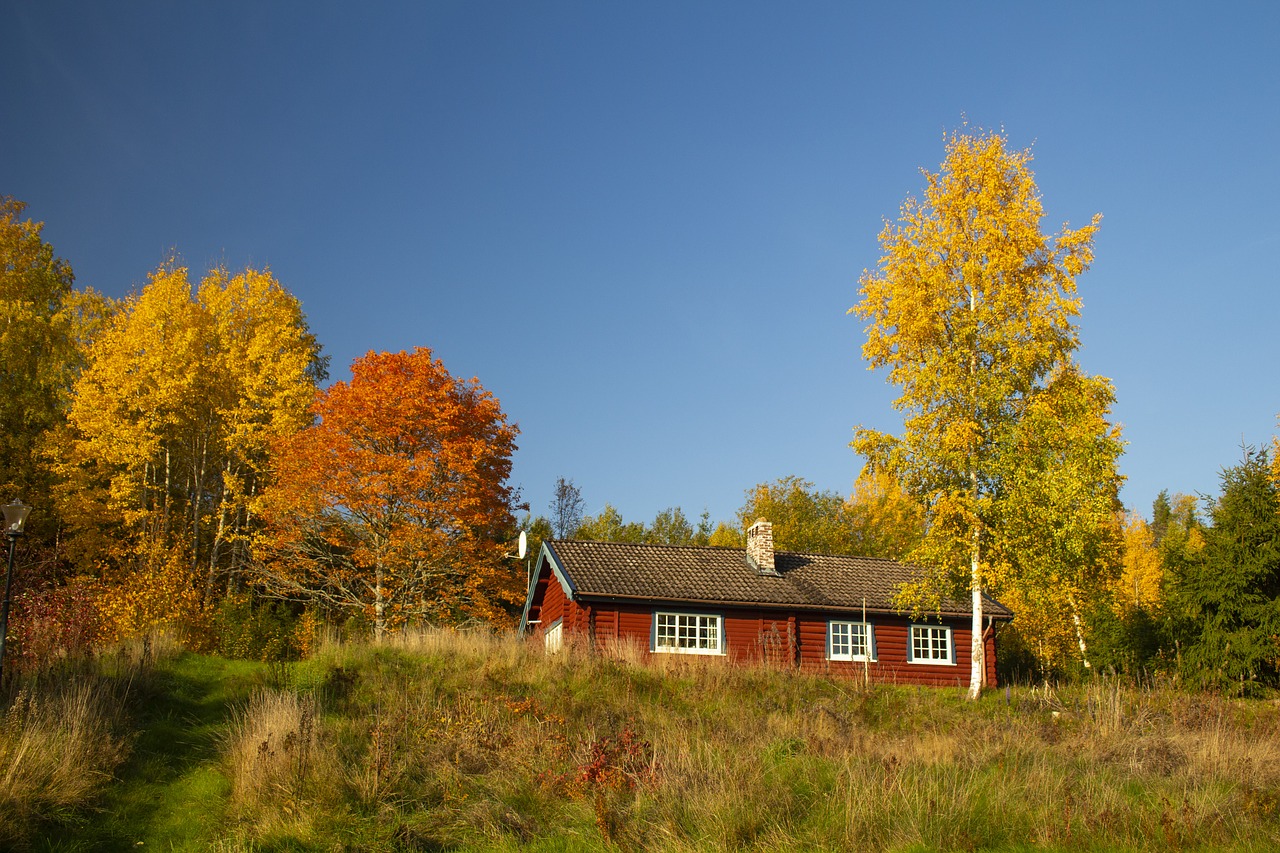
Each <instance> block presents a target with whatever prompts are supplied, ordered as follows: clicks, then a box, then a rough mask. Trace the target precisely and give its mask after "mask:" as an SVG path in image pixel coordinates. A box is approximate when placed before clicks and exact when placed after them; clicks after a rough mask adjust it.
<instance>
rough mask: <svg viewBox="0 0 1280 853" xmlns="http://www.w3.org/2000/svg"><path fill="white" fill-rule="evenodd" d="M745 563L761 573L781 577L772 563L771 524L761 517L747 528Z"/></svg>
mask: <svg viewBox="0 0 1280 853" xmlns="http://www.w3.org/2000/svg"><path fill="white" fill-rule="evenodd" d="M747 565H748V566H751V568H753V569H755V570H756V571H757V572H759V573H760V574H762V575H769V576H770V577H781V575H779V574H778V570H777V569H776V568H775V567H774V565H773V525H772V524H770V523H769V522H767V521H765V520H764V519H763V518H761V519H759V520H758V521H756V523H755V524H753V525H751V526H750V527H749V528H747Z"/></svg>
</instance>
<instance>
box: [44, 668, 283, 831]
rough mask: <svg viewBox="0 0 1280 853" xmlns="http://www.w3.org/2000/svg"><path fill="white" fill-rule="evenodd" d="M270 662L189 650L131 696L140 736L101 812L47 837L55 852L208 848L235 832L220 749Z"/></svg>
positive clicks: (261, 680) (153, 674)
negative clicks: (237, 712)
mask: <svg viewBox="0 0 1280 853" xmlns="http://www.w3.org/2000/svg"><path fill="white" fill-rule="evenodd" d="M264 673H265V667H264V665H263V664H258V663H253V662H247V661H234V660H225V659H222V658H214V657H206V656H204V655H195V654H188V653H184V654H182V655H180V656H178V657H176V658H173V659H171V660H168V661H165V662H163V663H160V664H159V665H158V666H157V669H156V671H155V672H154V673H152V675H151V676H149V678H148V683H147V684H146V685H145V686H144V687H142V688H141V689H140V690H136V691H135V694H134V696H133V697H132V698H131V703H130V704H131V705H133V713H134V721H135V724H136V726H137V730H138V736H137V740H136V741H135V742H134V745H133V752H132V754H131V756H130V758H129V760H128V761H127V762H126V763H125V764H124V766H122V767H121V768H120V770H119V772H118V773H117V780H118V781H117V782H116V783H115V784H113V785H112V786H111V787H110V788H108V789H107V792H106V795H105V797H104V799H103V802H102V803H101V805H100V810H99V811H98V812H96V813H94V814H91V815H89V816H87V817H86V818H85V819H84V821H83V822H80V823H78V824H77V825H76V826H74V827H66V828H63V829H62V830H61V831H60V832H58V834H57V835H56V836H54V837H52V838H49V839H47V840H46V843H45V845H44V849H46V850H49V851H62V852H63V853H70V851H89V850H93V851H98V850H103V851H111V850H133V851H137V850H154V851H182V850H191V851H195V850H201V851H205V850H209V849H211V848H213V847H214V846H215V845H216V844H217V842H218V841H219V840H220V839H222V838H223V837H224V836H225V835H226V834H227V832H228V826H227V818H226V811H227V802H228V798H229V796H230V792H231V786H230V781H229V780H228V778H227V777H226V775H225V774H224V772H223V769H222V767H221V765H220V761H219V747H220V743H221V739H222V738H223V737H224V735H225V733H226V732H227V729H228V727H229V725H230V723H231V718H232V714H233V712H234V710H235V708H236V707H237V706H239V705H241V704H242V703H243V701H244V700H245V699H246V698H247V697H248V695H249V693H250V692H251V691H252V690H253V688H254V687H256V686H259V685H261V684H262V683H263V681H264Z"/></svg>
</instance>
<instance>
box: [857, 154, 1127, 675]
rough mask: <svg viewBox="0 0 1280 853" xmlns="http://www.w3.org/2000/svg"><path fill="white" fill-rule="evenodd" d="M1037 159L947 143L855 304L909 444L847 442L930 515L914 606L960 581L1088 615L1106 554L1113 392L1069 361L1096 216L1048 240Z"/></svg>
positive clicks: (892, 228)
mask: <svg viewBox="0 0 1280 853" xmlns="http://www.w3.org/2000/svg"><path fill="white" fill-rule="evenodd" d="M1030 160H1031V154H1030V152H1029V151H1014V150H1010V149H1009V148H1008V147H1007V140H1006V139H1005V137H1004V136H1003V135H1001V134H999V133H991V132H983V133H977V134H974V135H969V134H967V133H955V134H952V135H951V136H950V138H949V139H948V141H947V155H946V159H945V161H944V162H943V164H942V168H941V170H940V171H939V172H938V173H936V174H935V173H928V172H926V173H925V180H926V189H925V196H924V199H923V200H917V199H915V198H908V199H907V200H906V202H905V203H904V204H903V206H902V209H901V212H900V216H899V219H898V221H897V222H891V223H886V224H885V227H884V230H883V231H882V232H881V234H880V245H881V248H882V250H883V254H882V256H881V258H880V262H879V265H878V267H877V269H876V270H875V271H866V272H864V273H863V275H862V279H861V285H862V286H861V294H862V301H861V302H859V303H858V304H857V305H855V306H854V307H853V308H852V309H850V313H852V314H855V315H857V316H858V317H860V318H862V319H864V320H867V321H868V326H867V327H866V332H867V341H866V343H865V344H864V346H863V349H862V353H863V356H864V357H865V358H866V359H867V361H868V363H869V366H870V367H871V368H881V367H884V368H888V371H889V373H888V379H889V381H890V382H892V383H894V384H896V385H898V386H899V388H900V389H901V394H900V396H899V397H898V399H897V400H896V401H895V402H894V406H895V408H897V409H899V410H900V411H902V412H904V430H903V433H902V435H901V436H893V435H889V434H886V433H882V432H880V431H877V430H872V429H867V428H862V427H860V428H858V429H857V430H856V432H855V439H854V441H853V447H854V449H855V450H856V451H857V452H859V453H860V454H862V455H863V456H864V457H866V458H867V460H868V463H869V465H870V466H871V467H872V468H874V469H875V470H879V471H884V472H886V473H887V474H889V475H891V476H892V477H893V478H894V479H895V480H897V482H898V483H899V484H900V485H901V487H902V489H903V490H904V491H905V492H906V493H907V494H909V495H911V496H912V498H913V499H914V500H915V501H916V502H918V504H919V505H920V506H921V507H922V508H923V510H924V511H925V513H926V518H927V533H926V535H925V537H924V539H923V542H922V543H921V545H920V546H919V547H918V548H916V549H915V550H914V551H913V553H912V554H911V558H912V559H913V560H914V561H916V562H919V563H921V564H922V565H925V566H927V567H929V568H930V569H932V575H931V577H930V578H927V579H925V581H924V582H922V583H921V584H920V585H918V586H916V587H913V588H911V589H907V590H904V594H905V596H906V597H907V598H908V599H909V600H910V601H911V603H912V604H913V605H914V606H916V607H927V606H928V605H929V604H930V603H931V602H933V601H936V600H937V599H938V597H939V596H940V595H942V594H943V593H944V592H949V593H953V594H954V593H955V592H956V591H957V588H958V587H960V586H962V585H963V586H967V587H968V588H969V589H970V590H986V591H988V592H994V593H997V594H1008V593H1009V592H1013V591H1015V590H1016V591H1017V592H1016V594H1017V595H1018V597H1020V598H1022V599H1023V600H1025V601H1027V602H1033V601H1035V602H1040V601H1042V599H1044V598H1045V597H1046V596H1048V595H1049V593H1050V591H1051V590H1056V591H1055V593H1054V596H1053V597H1054V598H1055V599H1056V600H1058V601H1060V602H1061V601H1067V602H1069V601H1070V600H1072V599H1077V600H1076V602H1075V604H1071V605H1069V607H1068V609H1069V610H1070V611H1071V612H1072V613H1075V614H1078V613H1079V602H1078V595H1079V594H1082V593H1083V590H1085V589H1087V588H1089V578H1090V577H1091V576H1092V574H1094V573H1096V572H1098V571H1101V570H1103V569H1104V568H1105V566H1106V565H1107V563H1108V561H1109V560H1110V559H1112V557H1111V556H1109V555H1110V554H1111V552H1112V551H1113V550H1114V549H1113V548H1112V546H1111V544H1109V543H1110V541H1111V533H1110V532H1109V531H1110V530H1111V528H1112V522H1111V518H1112V514H1113V513H1114V510H1115V506H1114V501H1115V493H1116V490H1117V487H1118V483H1119V478H1118V475H1117V474H1116V472H1115V460H1116V457H1117V456H1118V454H1119V453H1120V451H1121V449H1122V443H1121V441H1120V439H1119V432H1118V429H1117V428H1115V427H1113V426H1112V425H1111V424H1109V423H1108V421H1107V415H1108V412H1109V406H1110V404H1111V402H1112V398H1113V392H1112V390H1111V385H1110V383H1109V381H1107V380H1105V379H1100V378H1091V377H1086V376H1084V375H1082V374H1081V373H1080V372H1079V370H1078V369H1077V368H1076V367H1075V366H1074V364H1073V363H1072V360H1071V359H1072V353H1073V352H1074V350H1075V349H1076V347H1077V346H1078V345H1079V339H1078V333H1077V330H1076V326H1075V322H1074V321H1075V318H1076V317H1077V316H1078V314H1079V312H1080V300H1079V297H1078V296H1077V293H1076V283H1075V278H1076V276H1078V275H1079V274H1081V273H1082V272H1083V271H1084V270H1085V269H1087V268H1088V266H1089V264H1090V263H1091V262H1092V260H1093V238H1094V234H1095V232H1096V231H1097V228H1098V223H1099V220H1100V217H1098V216H1095V217H1094V218H1093V220H1092V222H1091V223H1090V224H1089V225H1087V226H1085V227H1083V228H1079V229H1075V230H1071V229H1067V228H1064V229H1063V230H1062V232H1061V233H1060V234H1058V235H1056V236H1053V237H1051V236H1049V235H1046V234H1045V233H1043V232H1042V231H1041V228H1040V220H1041V219H1042V218H1043V207H1042V204H1041V201H1040V196H1039V191H1038V190H1037V188H1036V185H1035V181H1034V178H1033V176H1032V173H1031V170H1030V168H1029V163H1030ZM1047 603H1048V602H1047V601H1045V604H1046V606H1047ZM1037 611H1040V608H1039V606H1035V607H1032V608H1031V612H1029V613H1025V614H1024V618H1026V617H1029V618H1030V619H1032V620H1036V619H1037V618H1039V617H1038V615H1037ZM1041 612H1043V611H1041ZM974 661H975V662H974V680H975V685H971V691H972V690H976V681H977V679H978V677H979V675H980V671H979V667H980V664H981V656H980V655H977V654H975V656H974Z"/></svg>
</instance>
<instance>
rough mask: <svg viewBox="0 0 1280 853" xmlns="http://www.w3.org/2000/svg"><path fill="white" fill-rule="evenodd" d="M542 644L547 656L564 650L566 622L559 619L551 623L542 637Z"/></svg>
mask: <svg viewBox="0 0 1280 853" xmlns="http://www.w3.org/2000/svg"><path fill="white" fill-rule="evenodd" d="M542 642H543V646H544V648H546V650H547V654H549V655H553V654H555V653H556V652H558V651H560V650H561V649H562V648H564V620H563V619H557V620H556V621H555V622H553V623H551V626H550V627H549V628H547V630H546V632H545V633H544V634H543V635H542Z"/></svg>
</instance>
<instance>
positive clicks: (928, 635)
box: [911, 625, 955, 663]
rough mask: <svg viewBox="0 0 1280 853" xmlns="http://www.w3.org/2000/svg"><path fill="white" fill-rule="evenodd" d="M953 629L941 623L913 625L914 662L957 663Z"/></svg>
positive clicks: (912, 657)
mask: <svg viewBox="0 0 1280 853" xmlns="http://www.w3.org/2000/svg"><path fill="white" fill-rule="evenodd" d="M951 652H952V646H951V629H950V628H946V627H942V626H939V625H912V626H911V662H912V663H955V658H954V657H952V654H951Z"/></svg>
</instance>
